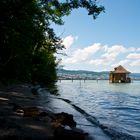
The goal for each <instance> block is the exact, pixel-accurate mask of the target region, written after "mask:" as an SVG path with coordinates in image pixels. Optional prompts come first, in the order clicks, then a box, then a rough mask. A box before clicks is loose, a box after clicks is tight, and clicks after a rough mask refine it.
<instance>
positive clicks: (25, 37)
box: [0, 0, 104, 84]
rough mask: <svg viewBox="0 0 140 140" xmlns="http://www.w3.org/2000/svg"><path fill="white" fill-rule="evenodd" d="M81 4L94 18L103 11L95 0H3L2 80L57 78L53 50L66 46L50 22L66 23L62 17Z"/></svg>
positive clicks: (0, 27) (0, 5) (47, 80)
mask: <svg viewBox="0 0 140 140" xmlns="http://www.w3.org/2000/svg"><path fill="white" fill-rule="evenodd" d="M79 7H81V8H86V9H87V11H88V14H89V15H93V18H94V19H95V18H96V17H97V16H98V15H99V14H100V12H102V11H104V7H102V6H97V4H96V0H94V1H92V0H66V1H58V0H1V1H0V32H1V34H0V81H2V82H4V83H9V82H10V81H13V80H14V81H15V80H16V81H20V82H31V81H32V80H37V81H38V82H41V83H44V84H48V83H51V82H54V81H55V80H56V78H57V77H56V65H57V64H56V58H55V56H54V54H55V53H57V51H58V50H60V49H63V48H64V46H63V45H62V44H61V43H62V41H61V39H60V38H59V37H57V36H56V34H55V32H54V30H53V29H52V28H51V27H50V25H51V23H52V22H53V23H55V24H58V25H63V24H64V22H63V20H62V17H63V16H66V15H69V14H70V13H71V11H72V10H73V9H77V8H79Z"/></svg>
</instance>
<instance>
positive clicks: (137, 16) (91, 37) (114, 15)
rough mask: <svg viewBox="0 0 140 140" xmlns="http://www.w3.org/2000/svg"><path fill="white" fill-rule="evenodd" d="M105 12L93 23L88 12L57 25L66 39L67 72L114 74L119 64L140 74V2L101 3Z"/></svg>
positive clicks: (80, 11)
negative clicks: (84, 71)
mask: <svg viewBox="0 0 140 140" xmlns="http://www.w3.org/2000/svg"><path fill="white" fill-rule="evenodd" d="M98 4H99V5H103V6H104V7H105V13H102V14H100V15H99V16H98V18H97V19H96V20H93V18H92V16H88V14H87V11H86V10H85V9H78V10H74V11H72V13H71V15H70V16H67V17H64V18H63V19H64V22H65V24H64V25H63V26H54V25H53V28H54V29H55V32H56V34H57V35H58V36H60V37H61V38H63V44H64V45H65V47H66V49H65V50H63V52H64V53H66V54H67V56H57V57H58V58H62V62H61V64H62V65H64V68H65V69H70V70H89V71H110V70H113V69H114V67H116V66H118V65H122V66H124V67H125V68H126V69H127V70H129V71H130V72H140V8H139V7H140V0H98Z"/></svg>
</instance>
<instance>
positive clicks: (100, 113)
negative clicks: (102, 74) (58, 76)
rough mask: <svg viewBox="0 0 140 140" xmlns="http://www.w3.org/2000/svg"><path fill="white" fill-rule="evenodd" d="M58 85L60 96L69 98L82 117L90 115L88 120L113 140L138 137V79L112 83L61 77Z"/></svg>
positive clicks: (139, 128) (139, 113) (139, 86)
mask: <svg viewBox="0 0 140 140" xmlns="http://www.w3.org/2000/svg"><path fill="white" fill-rule="evenodd" d="M57 86H58V90H59V94H60V96H59V97H61V98H62V99H68V100H69V101H71V102H70V103H71V104H72V105H73V107H75V109H77V110H78V111H79V112H81V113H82V114H84V115H85V117H87V116H88V115H89V116H92V117H93V118H94V121H91V120H90V119H89V121H91V122H93V123H94V125H98V127H101V129H103V130H104V132H105V133H108V134H109V135H110V136H112V137H114V139H115V137H118V139H119V138H120V139H124V140H127V139H136V140H140V81H133V82H132V83H127V84H112V83H109V82H108V81H107V80H98V81H96V80H95V81H94V80H86V81H85V82H84V81H79V80H77V81H76V80H74V81H73V82H72V81H71V80H62V81H61V82H60V81H58V82H57ZM68 100H66V101H67V102H68V103H69V101H68ZM58 105H59V104H58ZM77 107H78V108H77ZM63 108H64V107H63ZM80 108H81V110H80ZM87 118H88V117H87ZM81 123H82V122H81ZM83 123H84V122H83ZM90 129H92V128H90ZM113 135H114V136H113Z"/></svg>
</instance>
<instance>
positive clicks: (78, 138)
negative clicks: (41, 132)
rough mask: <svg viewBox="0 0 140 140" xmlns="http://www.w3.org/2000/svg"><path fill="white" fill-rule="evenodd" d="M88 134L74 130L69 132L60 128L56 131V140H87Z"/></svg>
mask: <svg viewBox="0 0 140 140" xmlns="http://www.w3.org/2000/svg"><path fill="white" fill-rule="evenodd" d="M86 137H87V133H82V132H78V131H74V130H67V129H64V128H63V127H58V128H56V129H55V131H54V139H55V140H85V139H86Z"/></svg>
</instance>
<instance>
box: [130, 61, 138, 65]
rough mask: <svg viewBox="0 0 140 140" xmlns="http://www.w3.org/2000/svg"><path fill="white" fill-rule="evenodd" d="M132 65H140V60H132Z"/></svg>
mask: <svg viewBox="0 0 140 140" xmlns="http://www.w3.org/2000/svg"><path fill="white" fill-rule="evenodd" d="M130 66H140V60H137V61H133V62H131V63H130Z"/></svg>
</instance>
